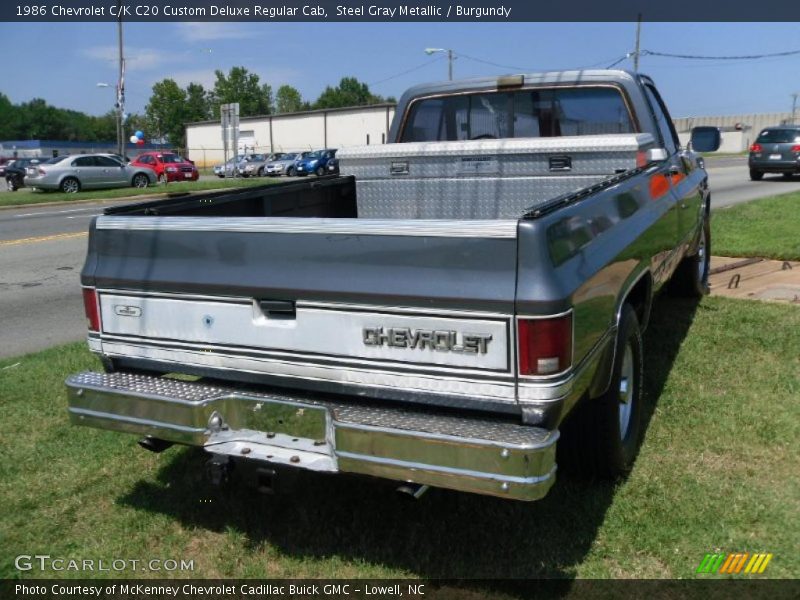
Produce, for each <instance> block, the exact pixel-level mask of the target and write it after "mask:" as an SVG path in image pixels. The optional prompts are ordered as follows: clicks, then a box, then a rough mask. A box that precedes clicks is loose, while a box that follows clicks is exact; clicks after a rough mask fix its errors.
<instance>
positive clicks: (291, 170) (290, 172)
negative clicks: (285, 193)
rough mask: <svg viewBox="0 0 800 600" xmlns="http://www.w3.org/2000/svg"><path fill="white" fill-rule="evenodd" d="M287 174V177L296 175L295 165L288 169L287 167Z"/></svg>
mask: <svg viewBox="0 0 800 600" xmlns="http://www.w3.org/2000/svg"><path fill="white" fill-rule="evenodd" d="M286 176H287V177H293V176H294V167H289V168H288V169H286Z"/></svg>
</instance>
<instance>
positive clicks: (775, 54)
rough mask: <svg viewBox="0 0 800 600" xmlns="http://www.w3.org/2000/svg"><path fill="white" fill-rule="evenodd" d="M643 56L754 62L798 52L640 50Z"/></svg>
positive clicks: (797, 51) (798, 52)
mask: <svg viewBox="0 0 800 600" xmlns="http://www.w3.org/2000/svg"><path fill="white" fill-rule="evenodd" d="M642 54H643V55H647V56H664V57H667V58H684V59H689V60H756V59H759V58H775V57H779V56H794V55H796V54H800V50H787V51H786V52H771V53H769V54H740V55H737V56H709V55H701V54H672V53H670V52H656V51H654V50H642Z"/></svg>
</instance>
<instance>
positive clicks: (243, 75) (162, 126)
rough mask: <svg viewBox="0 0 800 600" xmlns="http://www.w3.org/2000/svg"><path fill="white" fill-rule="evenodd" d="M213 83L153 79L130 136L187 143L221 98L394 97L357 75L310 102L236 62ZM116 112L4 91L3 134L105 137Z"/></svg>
mask: <svg viewBox="0 0 800 600" xmlns="http://www.w3.org/2000/svg"><path fill="white" fill-rule="evenodd" d="M214 76H215V82H214V87H213V88H212V89H209V90H206V89H205V88H204V87H203V86H202V85H201V84H199V83H190V84H189V85H187V86H186V87H185V88H183V87H181V86H179V85H178V84H177V83H176V82H175V80H174V79H170V78H166V79H162V80H161V81H159V82H158V83H156V84H155V85H153V89H152V93H151V95H150V99H149V101H148V102H147V105H146V107H145V111H144V114H143V115H139V114H132V115H128V117H127V118H126V121H125V132H126V135H125V139H127V138H128V136H129V135H130V134H131V133H132V132H134V131H136V130H141V131H144V132H145V134H146V137H147V139H148V140H150V139H164V140H166V141H167V142H168V143H169V144H171V145H172V146H175V147H178V148H184V147H185V146H186V127H185V124H186V123H192V122H196V121H206V120H210V119H218V118H219V106H220V104H227V103H230V102H238V103H239V116H240V117H250V116H256V115H271V114H282V113H293V112H299V111H304V110H313V109H323V108H340V107H346V106H365V105H369V104H379V103H381V102H394V101H395V100H394V98H392V97H388V98H383V97H382V96H379V95H376V94H373V93H372V92H371V91H370V90H369V87H368V86H367V84H365V83H362V82H360V81H358V79H356V78H355V77H343V78H342V79H341V81H339V84H338V85H336V86H327V87H326V88H325V89H324V90H323V91H322V93H321V94H320V95H319V97H318V98H317V99H316V100H315V101H313V102H310V101H308V100H304V99H303V97H302V95H301V94H300V92H299V91H298V90H297V89H296V88H294V87H292V86H290V85H282V86H280V87H279V88H278V89H277V91H276V92H275V93H274V94H273V91H272V86H270V85H269V84H267V83H262V82H261V80H260V78H259V76H258V75H256V74H255V73H250V72H248V70H247V69H246V68H244V67H233V68H231V69H230V71H229V72H228V73H227V74H226V73H224V72H223V71H220V70H217V71H215V72H214ZM116 136H117V130H116V112H115V111H114V110H111V111H109V112H107V113H105V114H103V115H100V116H93V115H87V114H85V113H82V112H80V111H76V110H69V109H64V108H57V107H55V106H51V105H49V104H48V103H47V102H45V101H44V100H42V99H41V98H34V99H33V100H30V101H29V102H22V103H20V104H12V103H11V101H10V100H9V98H8V97H7V96H6V95H5V94H3V93H2V92H0V140H25V139H47V140H65V141H78V140H80V141H86V142H100V141H111V140H115V139H116Z"/></svg>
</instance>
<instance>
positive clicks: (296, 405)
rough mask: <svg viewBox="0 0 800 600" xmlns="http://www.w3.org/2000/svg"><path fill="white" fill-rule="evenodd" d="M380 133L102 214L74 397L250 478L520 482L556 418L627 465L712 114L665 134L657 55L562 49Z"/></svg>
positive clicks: (90, 419)
mask: <svg viewBox="0 0 800 600" xmlns="http://www.w3.org/2000/svg"><path fill="white" fill-rule="evenodd" d="M389 142H390V143H387V144H384V145H373V146H364V147H350V148H342V149H341V150H340V152H339V154H338V158H339V159H340V170H341V174H340V175H339V176H326V177H320V178H318V179H314V180H311V181H303V182H287V183H283V184H278V185H271V186H263V187H258V188H249V189H245V190H239V191H224V192H216V193H208V194H204V195H201V196H192V197H190V198H177V199H175V198H172V199H166V200H158V201H152V202H146V203H139V204H133V205H126V206H120V207H113V208H108V209H106V211H105V214H104V215H103V216H99V217H96V218H95V220H94V221H93V223H92V225H91V231H90V237H89V249H88V256H87V258H86V264H85V266H84V268H83V272H82V274H81V282H82V286H83V296H84V301H85V306H86V314H87V317H88V321H89V335H88V342H89V347H90V349H91V350H92V351H93V352H95V353H96V354H97V355H98V356H99V357H100V358H101V360H102V364H103V365H104V367H105V372H103V373H99V372H85V373H79V374H75V375H73V376H71V377H69V378H68V380H67V382H66V385H67V388H68V398H69V415H70V418H71V420H72V422H74V423H76V424H80V425H88V426H92V427H100V428H104V429H112V430H117V431H122V432H129V433H134V434H137V435H139V436H142V439H141V441H140V444H141V445H142V446H144V447H145V448H148V449H150V450H154V451H160V450H163V449H165V448H167V447H168V446H170V445H172V444H175V443H177V444H186V445H192V446H199V447H203V448H204V449H205V450H206V451H208V452H209V453H210V460H209V463H208V471H209V473H210V475H211V477H212V479H214V480H217V481H219V480H224V479H226V477H227V476H228V474H229V473H235V472H237V471H238V472H245V471H252V472H254V473H255V476H256V477H257V478H260V479H258V480H259V481H260V482H261V485H262V486H263V487H267V486H268V485H269V481H271V478H272V477H273V476H274V473H275V469H276V468H279V467H280V468H283V467H288V468H301V469H309V470H313V471H320V472H343V473H344V472H346V473H356V474H362V475H370V476H377V477H382V478H387V479H391V480H396V481H398V482H402V484H403V485H405V486H406V488H407V489H411V490H412V491H414V493H418V492H420V491H422V490H424V489H425V487H426V486H436V487H441V488H449V489H454V490H461V491H466V492H473V493H478V494H489V495H493V496H499V497H503V498H510V499H517V500H535V499H538V498H541V497H542V496H544V495H545V494H546V493H547V491H548V489H549V488H550V487H551V485H552V484H553V482H554V481H555V473H556V460H555V456H556V454H555V449H556V443H557V442H558V441H559V430H560V429H563V423H564V422H565V420H569V421H575V422H580V423H583V425H582V426H581V427H579V428H576V431H580V436H579V439H574V440H571V441H572V443H574V445H575V447H576V448H577V450H578V453H579V455H581V456H582V457H583V460H584V461H585V462H586V464H588V465H591V468H592V469H593V470H594V472H596V473H599V474H603V475H609V476H617V475H620V474H624V473H625V472H627V471H628V470H629V469H630V467H631V465H632V463H633V461H634V459H635V455H636V452H637V449H638V446H639V443H640V441H641V437H642V433H643V427H644V424H643V422H642V421H643V416H642V413H643V411H642V406H641V405H642V381H643V377H645V376H646V372H647V369H646V365H647V360H646V357H644V356H643V353H642V340H641V332H642V330H643V329H644V328H645V327H646V325H647V322H648V317H649V314H650V310H651V306H652V299H653V296H654V294H655V293H656V292H657V291H659V289H660V288H662V286H664V285H665V284H666V283H667V282H668V281H669V280H670V279H672V281H671V286H672V287H674V288H675V289H676V290H679V291H682V292H683V293H685V294H689V295H695V296H699V295H701V294H703V293H704V292H705V291H706V288H707V277H708V258H709V247H710V237H709V201H710V200H709V191H708V186H707V174H706V172H705V170H704V169H703V167H702V162H700V161H699V160H698V157H697V155H696V154H695V152H696V151H707V150H715V149H716V148H717V147H718V146H719V142H720V139H719V131H718V130H716V129H712V128H698V129H696V130H695V131H693V134H692V142H691V144H690V147H689V148H682V147H680V144H679V141H678V136H677V135H676V132H675V130H674V127H673V125H672V121H671V119H670V117H669V114H668V112H667V109H666V106H665V105H664V103H663V101H662V100H661V97H660V95H659V93H658V91H657V90H656V88H655V86H654V84H653V82H652V81H651V80H650V79H649V78H648V77H646V76H643V75H638V74H632V73H628V72H625V71H567V72H557V73H542V74H531V75H515V76H507V77H501V78H491V79H475V80H466V81H452V82H447V83H442V84H436V85H422V86H418V87H415V88H412V89H411V90H409V91H408V92H406V94H405V95H404V96H403V97H402V98H401V100H400V102H399V104H398V107H397V113H396V116H395V118H394V121H393V123H392V126H391V130H390V136H389ZM649 359H652V357H650V358H649ZM656 359H657V357H656ZM176 374H179V375H180V377H177V376H176ZM567 438H568V436H564V439H563V440H562V441H561V442H558V443H567V442H570V440H568V439H567Z"/></svg>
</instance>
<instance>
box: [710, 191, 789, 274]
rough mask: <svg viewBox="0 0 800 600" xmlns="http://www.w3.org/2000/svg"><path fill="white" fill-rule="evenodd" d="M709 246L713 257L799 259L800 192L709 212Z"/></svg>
mask: <svg viewBox="0 0 800 600" xmlns="http://www.w3.org/2000/svg"><path fill="white" fill-rule="evenodd" d="M711 249H712V252H713V254H715V255H717V256H758V257H764V258H774V259H779V260H800V193H797V192H796V193H792V194H784V195H781V196H772V197H769V198H763V199H761V200H754V201H752V202H746V203H744V204H737V205H736V206H732V207H730V208H721V209H717V210H714V211H712V212H711Z"/></svg>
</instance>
